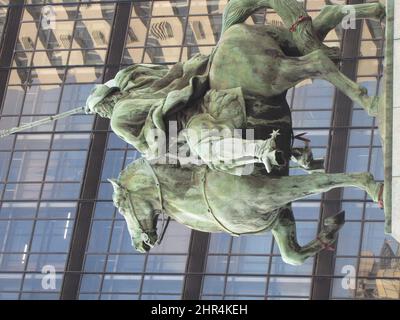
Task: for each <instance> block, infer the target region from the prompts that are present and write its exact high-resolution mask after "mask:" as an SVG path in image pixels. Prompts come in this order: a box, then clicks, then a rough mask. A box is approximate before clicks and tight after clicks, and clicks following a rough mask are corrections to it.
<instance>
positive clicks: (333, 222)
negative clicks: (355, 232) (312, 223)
mask: <svg viewBox="0 0 400 320" xmlns="http://www.w3.org/2000/svg"><path fill="white" fill-rule="evenodd" d="M344 223H345V211H344V210H342V211H340V212H339V213H338V214H335V215H334V216H332V217H328V218H326V219H325V220H324V225H325V226H327V227H328V226H342V225H343V224H344Z"/></svg>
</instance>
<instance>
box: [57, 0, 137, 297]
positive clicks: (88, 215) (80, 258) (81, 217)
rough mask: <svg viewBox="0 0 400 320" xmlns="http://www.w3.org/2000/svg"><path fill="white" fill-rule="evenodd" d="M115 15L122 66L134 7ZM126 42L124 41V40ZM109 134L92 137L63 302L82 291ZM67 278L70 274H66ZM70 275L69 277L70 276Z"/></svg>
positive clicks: (103, 124) (115, 57) (113, 48)
mask: <svg viewBox="0 0 400 320" xmlns="http://www.w3.org/2000/svg"><path fill="white" fill-rule="evenodd" d="M115 4H116V6H115V13H114V16H113V25H112V28H111V30H112V32H111V35H110V41H109V46H108V53H107V59H106V62H107V64H115V65H117V64H119V63H120V61H121V57H122V55H123V50H124V48H123V44H124V40H123V39H122V40H121V39H120V38H121V37H122V36H123V37H126V33H127V28H128V26H129V17H130V9H131V6H132V3H131V2H129V3H124V4H123V3H115ZM124 39H125V38H124ZM116 68H117V67H115V68H104V67H103V80H104V81H105V80H108V79H109V78H111V77H112V76H115V74H116V73H117V71H118V70H115V69H116ZM108 127H109V120H107V119H100V118H99V117H96V120H95V122H94V126H93V128H94V129H95V130H97V129H104V130H106V129H108ZM107 135H108V133H107V131H105V132H104V133H96V134H93V137H92V141H91V145H90V147H89V152H88V157H87V162H86V170H85V171H86V174H85V177H84V181H83V184H82V187H81V196H80V198H86V197H89V198H90V199H88V201H81V200H79V202H78V203H79V205H78V211H77V215H76V218H75V224H74V231H73V234H72V240H71V249H70V252H69V257H68V260H67V268H66V271H78V272H77V273H76V274H75V276H73V275H72V274H71V276H68V277H64V281H63V287H62V291H61V299H77V297H78V294H79V288H80V281H81V276H82V270H83V268H84V261H85V252H86V247H87V245H88V241H89V237H88V234H89V231H90V227H91V220H92V218H93V214H94V207H95V203H96V199H95V197H96V194H97V193H98V188H99V186H100V179H99V175H100V173H101V169H102V166H98V165H97V164H96V163H95V162H98V161H102V162H103V161H104V155H105V150H106V148H107V145H106V141H107ZM66 275H67V274H66ZM68 275H70V274H68Z"/></svg>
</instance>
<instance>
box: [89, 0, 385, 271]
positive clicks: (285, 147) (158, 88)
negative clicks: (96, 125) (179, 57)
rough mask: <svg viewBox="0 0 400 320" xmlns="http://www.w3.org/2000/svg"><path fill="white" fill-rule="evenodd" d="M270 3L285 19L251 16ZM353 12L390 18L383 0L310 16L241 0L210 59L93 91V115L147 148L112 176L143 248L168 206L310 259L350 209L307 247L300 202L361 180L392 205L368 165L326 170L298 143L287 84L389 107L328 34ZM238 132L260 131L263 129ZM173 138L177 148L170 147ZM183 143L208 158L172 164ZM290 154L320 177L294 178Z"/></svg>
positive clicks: (280, 3)
mask: <svg viewBox="0 0 400 320" xmlns="http://www.w3.org/2000/svg"><path fill="white" fill-rule="evenodd" d="M260 8H272V9H274V10H275V11H276V12H277V13H278V15H279V16H280V17H281V18H282V20H283V23H284V26H276V25H268V24H267V25H246V24H244V21H245V20H246V19H247V18H248V17H249V16H250V15H251V14H252V13H254V12H255V11H256V10H258V9H260ZM349 12H354V13H355V17H356V18H357V19H363V18H367V19H375V20H379V21H382V20H383V19H384V18H385V7H384V6H383V5H382V4H380V3H379V2H377V3H367V4H359V5H328V6H325V7H324V8H323V9H322V11H321V13H320V14H319V15H318V16H317V17H316V18H314V19H313V20H312V19H311V17H310V16H309V15H308V14H307V12H306V11H305V9H304V8H303V6H302V5H301V4H299V3H298V2H297V1H296V0H231V1H229V2H228V4H227V6H226V8H225V11H224V15H223V27H222V34H221V38H220V39H219V41H218V43H217V45H216V47H215V48H214V50H213V51H212V53H211V54H210V55H209V56H204V55H200V54H199V55H196V56H194V57H193V58H192V59H190V60H188V61H187V62H185V63H178V64H176V65H174V66H173V67H172V68H171V69H168V68H167V67H166V66H159V65H149V64H137V65H133V66H130V67H128V68H126V69H123V70H121V71H120V72H119V73H118V74H117V76H116V77H115V78H114V79H113V80H112V81H110V82H108V83H106V84H104V85H99V86H96V87H95V88H94V90H93V91H92V94H91V95H90V97H89V98H88V100H87V105H86V110H87V112H88V113H97V114H99V115H100V116H103V117H107V118H109V119H110V120H111V128H112V130H113V131H114V132H115V133H116V134H117V135H118V136H119V137H121V138H122V139H123V140H124V141H126V142H127V143H129V144H131V145H133V146H134V147H135V148H136V149H137V150H138V151H139V152H141V153H142V155H143V158H142V159H140V160H138V161H135V162H134V163H132V164H131V165H129V166H128V167H127V168H126V169H125V170H123V171H122V172H121V174H120V176H119V178H118V179H117V180H111V182H112V184H113V187H114V195H113V200H114V204H115V206H117V207H118V208H119V210H120V212H121V213H122V214H123V215H124V217H125V219H126V221H127V224H128V229H129V232H130V234H131V236H132V241H133V245H134V246H135V247H136V249H137V250H139V251H141V252H145V251H148V250H150V248H151V247H152V246H154V245H155V244H156V243H157V242H158V241H159V240H160V237H159V236H158V235H157V231H156V221H157V216H158V214H160V213H165V214H166V215H168V216H169V217H172V218H174V219H175V220H177V221H178V222H181V223H183V224H185V225H187V226H189V227H191V228H193V229H196V230H201V231H207V232H228V233H230V234H232V235H241V234H259V233H261V232H265V231H268V230H271V231H272V233H273V235H274V237H275V239H276V241H277V243H278V246H279V248H280V251H281V253H282V257H283V260H284V261H286V262H287V263H290V264H300V263H303V261H304V260H305V259H307V258H308V257H310V256H312V255H314V254H316V253H317V252H319V251H320V250H322V249H324V248H329V246H330V245H331V244H332V243H333V242H334V241H335V240H336V236H337V232H338V230H339V229H340V227H341V226H342V225H343V223H344V212H341V213H339V214H337V215H336V216H332V217H329V218H327V219H326V220H325V221H324V226H323V228H322V230H321V232H320V233H319V235H318V237H317V238H316V239H315V240H313V241H311V242H310V243H309V244H307V245H305V246H302V247H301V246H300V245H299V244H298V243H297V240H296V228H295V220H294V217H293V214H292V211H291V205H290V203H291V202H292V201H295V200H298V199H301V198H303V197H306V196H309V195H312V194H315V193H320V192H326V191H328V190H330V189H332V188H338V187H347V186H353V187H357V188H361V189H362V190H365V191H366V192H367V193H368V195H369V196H370V197H371V198H372V199H373V200H374V201H377V202H379V203H380V204H381V205H382V204H383V196H382V194H383V184H380V183H377V182H375V181H374V178H373V177H372V176H371V175H370V174H368V173H359V174H326V173H323V172H321V170H323V159H314V158H313V156H312V152H311V149H310V147H309V145H308V142H307V140H306V139H304V138H302V137H297V138H299V139H303V140H305V141H306V146H305V147H304V148H294V147H293V140H294V139H295V138H296V137H294V134H293V130H292V121H291V114H290V110H289V107H288V104H287V102H286V93H287V90H288V89H290V88H292V87H294V86H295V85H296V84H298V83H299V82H301V81H303V80H305V79H316V78H320V79H324V80H327V81H329V82H330V83H332V84H333V85H334V86H335V87H336V88H338V89H339V90H341V91H342V92H343V93H344V94H346V95H347V96H348V97H349V98H351V99H352V100H353V101H354V102H355V103H357V104H358V105H360V106H362V107H363V108H364V109H365V111H366V112H367V113H368V114H369V115H371V116H376V115H377V114H378V113H379V97H370V96H368V94H367V90H366V89H365V88H363V87H362V86H360V85H358V84H357V83H355V82H353V81H352V80H350V79H349V78H347V77H346V76H345V75H344V74H342V73H341V72H340V71H339V69H338V68H337V66H336V64H335V62H334V61H335V59H337V58H338V49H337V48H329V47H327V46H325V45H324V44H323V43H322V41H323V40H324V39H325V37H326V35H327V34H328V32H329V31H330V30H332V29H333V28H335V27H336V26H337V25H338V24H339V23H341V21H342V20H343V18H344V17H346V15H347V14H348V13H349ZM171 123H174V124H175V127H173V126H170V125H169V124H171ZM174 130H175V131H176V132H178V136H177V137H175V136H174V135H173V134H172V132H173V131H174ZM236 130H252V132H253V137H252V138H249V137H247V136H246V137H245V136H244V135H243V134H239V135H238V134H236ZM204 132H206V133H205V134H203V133H204ZM226 132H228V133H229V134H228V135H227V134H226ZM163 135H164V137H163V139H161V140H162V141H164V142H165V141H166V140H168V142H169V145H168V147H167V148H163V147H162V146H163V144H162V143H161V144H160V136H163ZM171 141H172V142H171ZM232 146H234V147H232ZM236 147H237V148H236ZM174 150H175V151H176V150H179V151H181V150H183V151H184V152H185V151H189V152H191V153H192V154H194V155H195V156H197V157H198V158H199V159H200V160H201V163H191V162H188V163H184V161H182V157H179V156H178V157H177V159H178V160H177V161H176V162H173V161H171V159H175V158H174V157H173V154H174V152H175V151H174ZM221 150H222V152H221ZM237 150H239V151H237ZM184 152H183V153H184ZM177 153H179V152H177ZM162 158H163V159H164V160H165V161H164V162H162V161H160V159H162ZM290 160H294V161H296V162H298V163H299V164H300V165H301V166H302V167H303V168H304V169H305V170H307V171H308V173H311V174H307V175H300V176H288V164H289V161H290ZM249 165H252V166H253V169H254V170H252V171H251V172H247V171H246V169H247V168H248V166H249Z"/></svg>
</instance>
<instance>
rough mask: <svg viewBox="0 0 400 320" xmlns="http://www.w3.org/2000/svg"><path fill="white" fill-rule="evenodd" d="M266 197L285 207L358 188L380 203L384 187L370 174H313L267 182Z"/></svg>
mask: <svg viewBox="0 0 400 320" xmlns="http://www.w3.org/2000/svg"><path fill="white" fill-rule="evenodd" d="M266 184H267V185H266V187H265V190H264V191H263V192H264V195H265V197H268V198H271V199H274V201H275V203H276V204H277V205H280V206H284V205H285V204H287V203H290V202H293V201H295V200H299V199H302V198H304V197H307V196H310V195H313V194H318V193H322V192H327V191H329V190H331V189H334V188H342V187H356V188H359V189H362V190H364V191H366V192H367V193H368V195H369V196H370V197H371V198H372V200H373V201H375V202H378V201H379V200H381V199H380V193H381V189H382V187H383V185H382V184H381V183H378V182H376V181H375V180H374V177H373V176H372V174H370V173H367V172H366V173H349V174H346V173H312V174H310V175H298V176H284V177H279V178H276V179H271V181H268V182H266Z"/></svg>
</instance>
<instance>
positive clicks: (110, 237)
mask: <svg viewBox="0 0 400 320" xmlns="http://www.w3.org/2000/svg"><path fill="white" fill-rule="evenodd" d="M125 39H126V38H125ZM108 139H109V136H108ZM108 139H107V143H106V145H107V144H108ZM107 151H109V150H108V149H107V150H106V152H105V154H104V158H105V157H106V155H107ZM126 156H127V150H125V155H124V161H123V162H125V161H126ZM103 164H104V163H103ZM102 171H103V170H102ZM95 208H96V204H95ZM115 214H116V210H115V209H114V214H113V218H112V219H111V230H110V234H109V236H108V241H107V253H106V255H105V258H106V259H105V261H104V266H103V275H102V277H101V280H100V287H99V294H101V293H102V291H103V284H104V277H105V275H106V270H107V264H108V259H109V256H110V247H111V240H112V236H113V232H114V226H115V221H120V220H117V219H116V217H115ZM99 220H100V219H92V223H91V224H93V221H99ZM100 221H101V220H100ZM108 221H109V220H108ZM90 230H92V228H90ZM91 233H92V232H90V234H89V240H90V235H91ZM86 257H87V253H85V262H86ZM85 262H84V263H85ZM99 297H100V296H99Z"/></svg>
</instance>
